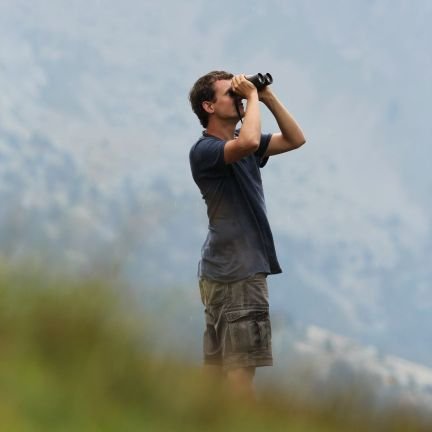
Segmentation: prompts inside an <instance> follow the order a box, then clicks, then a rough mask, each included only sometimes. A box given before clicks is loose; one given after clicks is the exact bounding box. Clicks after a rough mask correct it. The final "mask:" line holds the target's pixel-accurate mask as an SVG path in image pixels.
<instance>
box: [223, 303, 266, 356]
mask: <svg viewBox="0 0 432 432" xmlns="http://www.w3.org/2000/svg"><path fill="white" fill-rule="evenodd" d="M225 317H226V320H227V322H228V333H229V342H230V346H231V350H232V352H252V351H260V350H267V349H268V348H269V347H270V342H271V327H270V318H269V312H268V310H266V309H257V308H253V309H252V308H251V309H242V310H237V311H228V312H225Z"/></svg>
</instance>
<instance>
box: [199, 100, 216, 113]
mask: <svg viewBox="0 0 432 432" xmlns="http://www.w3.org/2000/svg"><path fill="white" fill-rule="evenodd" d="M202 107H203V108H204V111H205V112H207V113H209V114H213V113H214V108H213V103H212V102H210V101H204V102H203V103H202Z"/></svg>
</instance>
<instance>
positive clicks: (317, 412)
mask: <svg viewBox="0 0 432 432" xmlns="http://www.w3.org/2000/svg"><path fill="white" fill-rule="evenodd" d="M134 304H135V302H134V301H133V296H132V295H131V293H130V292H129V291H128V290H126V289H125V288H121V287H119V286H116V285H114V284H112V283H107V282H103V281H100V280H82V279H81V280H71V279H67V278H62V277H59V276H52V275H51V276H48V275H47V274H43V273H42V272H37V271H30V270H26V271H24V270H23V267H20V268H17V267H13V266H5V265H3V266H0V425H1V426H0V427H1V430H2V431H5V432H18V431H20V432H21V431H23V432H27V431H41V432H42V431H43V432H49V431H55V432H69V431H79V432H87V431H104V432H105V431H107V432H109V431H116V432H120V431H121V432H123V431H127V432H133V431H152V432H153V431H154V432H159V431H161V432H162V431H163V432H165V431H185V432H186V431H187V432H194V431H200V432H201V431H225V432H229V431H249V432H255V431H272V432H273V431H296V432H307V431H311V432H321V431H344V432H346V431H375V430H376V431H386V430H388V431H401V432H402V431H403V432H409V431H421V430H425V431H426V430H432V428H431V425H430V424H429V425H426V424H425V423H424V421H425V420H424V419H423V420H422V419H421V417H420V416H418V415H416V413H415V412H408V411H402V410H401V409H393V410H387V411H386V412H376V411H374V410H373V409H371V408H370V407H368V408H366V407H365V406H363V405H362V404H361V403H360V402H359V399H356V398H352V397H350V396H349V395H351V394H352V389H351V390H349V391H348V390H346V391H345V392H343V391H341V392H340V393H339V394H333V395H331V396H329V395H326V397H325V398H324V399H325V400H324V401H323V403H317V402H316V401H315V402H310V403H308V402H305V401H304V400H303V401H302V402H300V400H299V399H296V397H295V395H293V394H289V393H282V392H280V391H276V390H274V389H272V388H270V387H269V388H267V389H266V390H265V391H263V392H262V394H261V397H260V401H259V402H258V403H256V404H252V403H246V402H243V403H241V402H240V401H238V400H235V398H234V397H233V396H232V395H230V393H229V391H228V389H227V388H225V387H224V384H223V383H221V382H220V381H217V380H214V379H210V378H209V377H204V376H203V375H202V373H201V371H200V370H198V369H197V368H196V367H194V366H192V365H188V364H185V363H184V362H183V363H182V362H180V361H173V360H171V361H169V360H167V359H166V358H156V357H155V355H154V354H152V349H151V345H152V342H151V340H150V339H149V337H148V334H149V331H148V329H149V327H147V326H149V325H150V324H149V323H147V322H146V320H145V319H143V318H142V317H141V316H140V311H139V310H137V308H136V307H135V306H134ZM151 325H154V324H153V323H152V324H151ZM152 333H153V334H154V328H152Z"/></svg>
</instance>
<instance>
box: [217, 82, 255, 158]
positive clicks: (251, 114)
mask: <svg viewBox="0 0 432 432" xmlns="http://www.w3.org/2000/svg"><path fill="white" fill-rule="evenodd" d="M232 89H233V90H234V92H235V93H236V94H238V95H240V96H243V97H244V98H245V99H246V100H247V106H246V112H245V116H244V118H243V125H242V127H241V129H240V134H239V136H238V138H236V139H234V140H230V141H227V142H226V144H225V148H224V159H225V163H227V164H230V163H233V162H236V161H238V160H240V159H242V158H243V157H245V156H247V155H248V154H251V153H254V152H255V151H257V150H258V147H259V144H260V139H261V118H260V109H259V97H258V92H257V90H256V87H255V86H254V85H253V84H252V83H251V82H250V81H248V80H247V79H246V78H245V77H244V75H237V76H235V77H234V78H233V80H232Z"/></svg>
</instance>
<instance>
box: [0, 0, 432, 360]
mask: <svg viewBox="0 0 432 432" xmlns="http://www.w3.org/2000/svg"><path fill="white" fill-rule="evenodd" d="M430 22H432V3H431V2H429V1H428V0H416V1H415V2H409V1H404V0H392V1H390V0H377V1H342V0H341V1H336V0H329V1H326V2H321V1H318V0H315V1H305V0H301V1H300V0H298V1H276V0H270V1H267V2H262V1H261V2H258V1H247V2H243V1H240V2H235V3H232V2H228V1H225V0H221V1H219V2H205V1H198V0H197V1H186V2H183V3H182V2H174V1H161V2H158V3H157V2H148V1H132V0H124V1H122V2H118V1H114V0H106V1H88V0H86V1H79V0H77V1H74V2H66V1H60V0H58V1H47V0H46V1H38V2H30V1H20V0H14V1H12V0H10V1H7V0H0V89H1V94H0V193H1V194H2V195H1V196H2V197H3V204H2V209H1V210H0V216H1V217H2V218H3V219H2V220H3V221H5V220H7V217H8V215H9V217H10V214H13V215H15V214H16V212H18V213H20V214H27V213H26V212H29V213H28V214H29V215H30V214H31V215H32V216H31V217H29V220H33V217H34V216H33V215H35V214H36V215H39V216H40V217H41V219H44V218H45V216H44V215H45V214H46V213H43V210H44V209H47V208H49V209H50V219H49V222H44V223H45V225H44V223H41V224H40V225H38V226H37V229H38V238H39V239H40V238H43V237H44V236H46V237H47V238H49V239H57V240H56V241H58V244H60V245H61V244H62V241H63V242H66V243H67V245H66V246H65V247H66V248H67V252H68V254H67V257H69V258H70V259H72V258H73V259H76V260H77V261H82V262H84V261H85V252H86V249H87V248H86V247H85V246H83V244H85V241H86V240H88V239H89V237H91V236H96V237H98V238H103V239H104V240H103V241H105V242H107V243H106V244H109V242H110V241H114V240H115V239H116V238H117V237H118V236H119V233H118V232H117V228H116V227H118V224H117V225H116V223H115V222H113V214H114V213H115V217H114V219H115V221H118V220H123V219H122V218H125V219H128V218H130V217H132V218H133V217H134V216H133V208H134V207H133V205H132V204H131V200H132V198H133V200H135V201H133V202H138V203H139V206H138V207H139V208H140V209H142V208H147V213H146V214H144V215H140V218H141V219H140V218H138V219H139V220H140V221H143V220H144V221H146V223H149V224H151V226H153V227H154V235H155V236H156V237H154V238H153V241H154V242H155V244H156V243H157V241H159V240H160V239H163V237H164V228H163V223H162V222H161V221H162V219H160V218H159V217H160V214H159V213H158V212H157V211H155V212H153V211H151V210H148V208H149V207H145V205H146V204H147V205H148V206H151V203H154V202H158V203H161V202H163V203H164V206H165V207H164V208H165V209H168V211H169V212H170V213H171V218H175V214H176V205H179V201H182V200H190V201H188V202H190V203H193V204H191V205H192V207H191V212H192V213H193V214H194V215H195V216H194V217H198V218H201V219H199V220H201V221H202V222H203V225H202V226H201V227H198V228H196V227H194V228H196V229H198V230H199V233H200V235H203V233H204V231H205V220H204V218H203V216H204V208H203V207H202V203H201V200H200V197H199V195H198V192H197V189H196V186H195V185H194V184H193V182H192V180H191V177H190V174H189V165H188V151H189V148H190V146H191V145H192V143H193V142H194V140H195V139H196V137H197V136H198V135H199V133H200V131H201V128H200V125H199V123H198V121H197V119H196V118H195V117H194V115H193V113H192V112H191V110H190V107H189V105H188V100H187V93H188V91H189V88H190V87H191V85H192V84H193V82H194V81H195V80H196V79H197V78H198V77H199V76H200V75H202V74H204V73H206V72H207V71H209V70H214V69H225V70H229V71H232V72H235V73H239V72H244V73H255V72H258V71H261V72H270V73H272V75H273V77H274V85H273V88H274V90H275V92H276V93H277V94H278V95H279V97H280V99H281V100H282V101H283V102H284V103H285V104H286V105H287V107H288V109H289V110H290V111H291V112H292V113H293V114H294V116H295V117H296V119H297V120H298V122H299V123H300V124H301V126H302V128H303V129H304V132H305V135H306V137H307V144H306V145H305V146H304V147H302V148H301V149H300V150H298V151H296V152H292V153H289V154H286V155H283V156H279V157H275V158H274V160H272V161H270V163H269V164H268V166H267V167H266V168H265V170H264V171H263V178H264V186H265V190H266V200H267V207H268V213H269V218H270V221H271V224H272V227H273V230H274V234H275V237H276V244H277V247H278V250H279V254H280V256H281V257H283V258H284V259H286V260H287V262H282V265H283V267H284V269H285V273H284V275H283V276H278V278H279V279H278V280H279V282H278V284H279V285H287V286H290V285H291V284H293V283H294V282H293V281H294V279H293V277H294V276H293V275H295V281H296V283H297V284H298V285H301V286H302V288H301V289H300V288H298V292H297V291H295V290H294V294H295V293H296V292H297V293H299V292H300V291H301V290H308V291H309V292H311V293H316V295H318V296H323V297H325V298H326V299H327V301H328V302H329V304H330V305H332V306H331V307H330V309H329V310H328V311H327V312H326V311H323V315H322V318H320V316H319V313H318V316H317V312H316V311H317V310H319V309H317V308H316V307H315V308H314V309H313V312H312V309H311V312H310V313H309V314H308V313H307V312H305V315H304V319H305V321H306V322H307V321H309V320H310V321H314V322H315V323H317V324H320V325H326V324H327V325H328V326H329V327H332V326H334V328H335V329H337V330H340V329H341V327H343V325H342V324H341V323H343V322H345V323H346V327H347V328H348V329H350V330H349V331H348V333H350V334H358V335H366V336H365V340H369V341H371V342H374V341H377V340H379V341H383V340H386V341H388V343H387V345H386V344H384V346H386V347H387V346H388V347H390V348H392V349H393V350H396V351H397V349H396V348H395V347H396V344H397V339H398V337H407V334H409V335H412V337H413V339H415V340H416V341H417V345H418V346H421V345H423V346H424V345H425V344H427V343H429V346H430V342H431V341H430V336H429V335H428V334H429V332H428V329H427V328H426V323H427V321H425V320H426V318H425V317H428V316H429V315H430V313H431V312H432V270H431V267H430V257H431V255H432V240H431V223H432V217H431V214H432V203H431V200H430V196H431V192H432V175H431V173H430V165H431V162H430V161H431V160H432V150H431V147H430V144H431V121H430V120H429V116H430V113H431V102H430V101H431V98H432V89H431V76H432V56H431V54H430V41H431V40H432V30H431V26H430ZM262 112H263V118H264V120H263V130H264V131H272V130H274V129H275V128H276V125H275V122H274V121H273V120H272V119H271V118H270V116H269V115H268V113H266V112H265V109H264V108H263V110H262ZM44 146H45V147H44ZM47 148H49V149H50V151H49V152H47V151H46V149H47ZM71 170H72V171H73V173H72V174H71V172H72V171H71ZM161 184H162V185H165V186H164V187H166V188H167V193H168V192H169V196H170V202H165V201H164V198H163V196H162V195H161V191H160V187H161ZM125 185H127V186H125ZM155 185H158V187H157V188H156V187H155ZM125 191H129V192H128V193H130V194H131V195H130V196H131V197H132V198H130V197H129V195H128V196H127V197H125V194H126V192H125ZM129 198H130V199H129ZM176 200H178V201H176ZM125 203H126V204H127V205H128V206H129V207H128V209H127V211H126V210H125V206H126V204H125ZM137 205H138V204H137ZM143 206H144V207H143ZM113 209H114V210H113ZM8 212H9V213H8ZM35 212H36V213H35ZM38 212H39V213H38ZM113 212H114V213H113ZM131 215H132V216H131ZM197 215H199V216H197ZM26 220H27V219H26ZM59 221H60V222H61V223H63V224H66V225H67V226H68V229H69V230H70V231H71V232H72V233H73V234H72V235H70V237H67V238H66V237H64V235H63V234H64V233H63V231H62V228H61V227H60V228H59V226H57V225H58V224H59V223H60V222H59ZM27 225H28V224H27ZM27 225H26V229H30V228H28V226H27ZM7 226H9V225H7ZM41 227H42V228H41ZM6 229H7V228H6V225H3V230H6ZM156 232H157V233H158V234H157V235H156ZM142 235H143V236H144V234H142ZM62 236H63V237H62ZM145 236H147V237H151V233H150V234H149V233H148V232H147V233H146V234H145ZM59 239H60V240H59ZM62 239H63V240H62ZM158 239H159V240H158ZM202 240H203V238H202ZM161 241H162V240H161ZM165 241H167V240H166V239H165ZM24 244H25V245H28V242H27V243H24ZM167 244H169V242H168V243H167ZM297 248H298V249H297ZM298 251H299V252H298ZM297 252H298V253H297ZM198 253H199V251H198V250H197V253H196V257H197V256H198ZM178 255H181V253H178ZM196 257H195V256H194V257H192V258H191V260H192V262H195V261H194V260H195V258H196ZM179 259H180V258H179ZM187 262H188V263H189V261H187ZM194 270H195V269H193V271H192V272H191V274H193V273H194ZM284 278H285V279H284ZM191 282H194V280H193V278H192V276H191ZM275 295H276V297H277V298H279V297H280V298H282V297H283V296H282V294H280V293H279V294H275ZM278 296H279V297H278ZM284 298H285V297H284ZM311 298H312V299H313V296H312V297H311ZM317 298H321V297H317ZM312 301H313V300H309V302H312ZM307 304H310V303H307ZM406 308H408V309H406ZM334 311H337V313H338V314H339V315H338V316H339V318H338V319H339V321H338V324H336V323H334V322H333V321H332V319H330V317H331V316H332V315H333V314H334ZM408 311H409V312H408ZM415 314H418V316H419V317H420V318H419V320H418V321H415V322H412V323H411V325H412V326H414V327H409V332H404V331H403V323H401V322H400V321H401V319H402V320H403V319H405V318H404V317H405V316H408V315H409V316H410V319H413V318H412V316H411V315H415ZM296 316H297V317H302V312H301V311H298V312H297V313H296ZM430 322H432V321H429V323H430ZM395 328H397V329H398V330H397V331H400V332H402V333H397V331H396V334H395ZM402 334H403V336H402ZM425 350H426V349H425ZM413 357H415V359H417V360H422V361H425V362H430V364H432V353H430V356H429V354H428V353H427V352H426V351H422V352H421V353H420V351H419V353H418V355H417V354H416V355H413Z"/></svg>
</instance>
